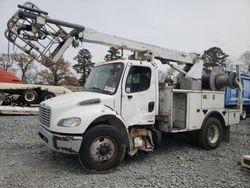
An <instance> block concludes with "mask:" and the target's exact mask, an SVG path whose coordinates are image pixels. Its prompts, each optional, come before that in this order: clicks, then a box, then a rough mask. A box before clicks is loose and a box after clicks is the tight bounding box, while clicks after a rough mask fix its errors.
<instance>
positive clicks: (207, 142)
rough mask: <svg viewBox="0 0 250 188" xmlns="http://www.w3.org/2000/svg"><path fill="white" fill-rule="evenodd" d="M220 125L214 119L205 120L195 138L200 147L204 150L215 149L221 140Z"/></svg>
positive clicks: (221, 131)
mask: <svg viewBox="0 0 250 188" xmlns="http://www.w3.org/2000/svg"><path fill="white" fill-rule="evenodd" d="M222 134H223V130H222V125H221V122H220V121H219V120H218V119H217V118H214V117H210V118H208V119H207V120H205V122H204V125H203V129H201V130H200V131H199V132H198V133H197V138H198V142H199V144H200V146H201V147H202V148H204V149H207V150H211V149H215V148H216V147H217V146H218V145H219V144H220V142H221V139H222Z"/></svg>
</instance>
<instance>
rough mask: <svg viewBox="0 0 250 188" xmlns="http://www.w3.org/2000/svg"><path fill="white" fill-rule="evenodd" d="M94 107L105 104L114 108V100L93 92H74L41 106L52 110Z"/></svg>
mask: <svg viewBox="0 0 250 188" xmlns="http://www.w3.org/2000/svg"><path fill="white" fill-rule="evenodd" d="M80 103H81V105H86V106H87V105H92V104H94V103H99V104H104V105H107V106H109V107H111V108H114V106H115V105H114V98H113V96H111V95H106V94H101V93H93V92H74V93H69V94H65V95H61V96H58V97H54V98H51V99H49V100H46V101H44V102H42V103H41V104H40V105H41V106H47V107H49V108H51V109H55V108H61V107H68V108H70V107H71V106H72V107H73V106H75V105H80Z"/></svg>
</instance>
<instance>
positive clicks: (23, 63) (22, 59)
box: [12, 53, 35, 83]
mask: <svg viewBox="0 0 250 188" xmlns="http://www.w3.org/2000/svg"><path fill="white" fill-rule="evenodd" d="M12 58H13V61H14V62H15V64H16V65H17V67H18V68H19V69H20V71H21V79H22V81H23V83H28V82H29V77H30V76H31V71H32V70H33V69H34V67H35V65H34V64H33V62H34V58H33V57H31V56H29V55H26V54H24V53H20V54H12ZM28 75H29V76H28Z"/></svg>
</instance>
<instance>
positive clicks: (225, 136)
mask: <svg viewBox="0 0 250 188" xmlns="http://www.w3.org/2000/svg"><path fill="white" fill-rule="evenodd" d="M222 141H224V142H226V143H229V142H230V126H226V127H224V129H223V137H222Z"/></svg>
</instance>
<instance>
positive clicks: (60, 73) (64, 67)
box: [38, 59, 71, 85]
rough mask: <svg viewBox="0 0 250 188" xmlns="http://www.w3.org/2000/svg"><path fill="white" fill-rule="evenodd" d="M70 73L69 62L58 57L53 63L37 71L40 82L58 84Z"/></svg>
mask: <svg viewBox="0 0 250 188" xmlns="http://www.w3.org/2000/svg"><path fill="white" fill-rule="evenodd" d="M70 74H71V71H70V63H69V62H68V61H65V60H64V59H60V60H59V61H58V62H56V63H55V64H54V65H52V66H50V67H48V68H47V69H44V70H42V71H40V72H39V73H38V76H39V79H40V82H41V83H43V84H51V85H60V84H61V83H62V81H63V80H64V79H65V77H67V76H69V75H70Z"/></svg>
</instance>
